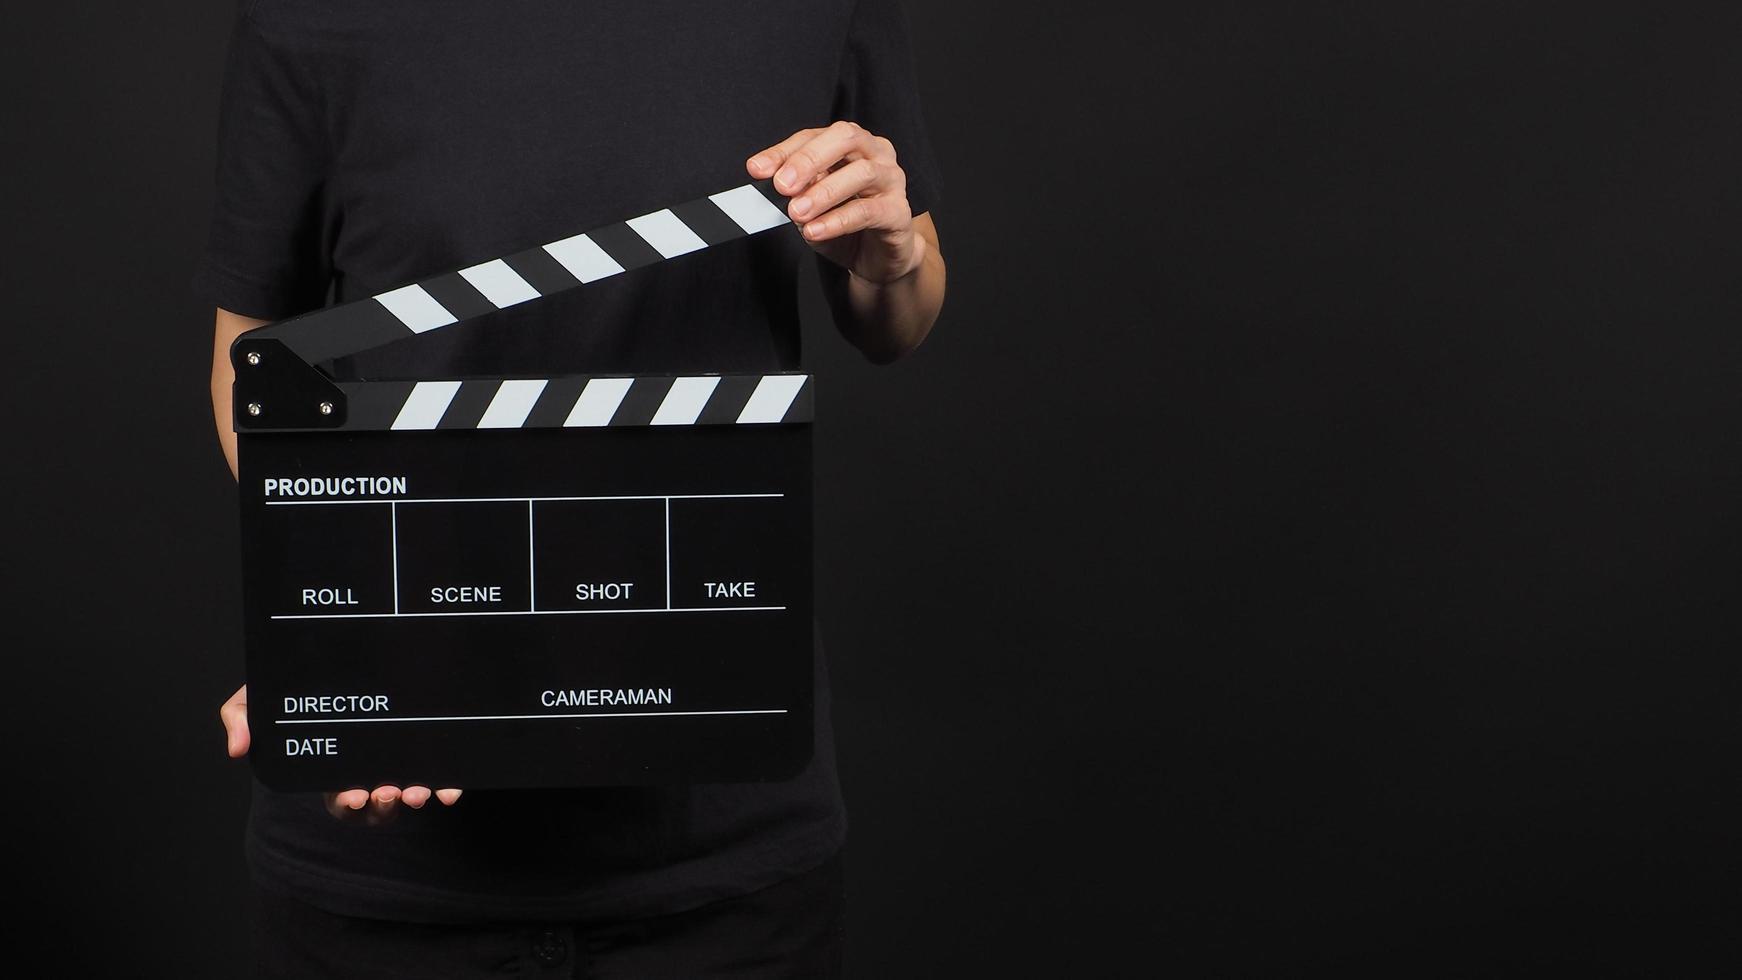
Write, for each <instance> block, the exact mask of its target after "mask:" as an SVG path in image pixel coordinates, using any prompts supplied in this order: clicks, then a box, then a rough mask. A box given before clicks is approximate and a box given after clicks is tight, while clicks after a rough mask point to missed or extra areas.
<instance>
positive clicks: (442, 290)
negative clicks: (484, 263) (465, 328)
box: [418, 272, 496, 320]
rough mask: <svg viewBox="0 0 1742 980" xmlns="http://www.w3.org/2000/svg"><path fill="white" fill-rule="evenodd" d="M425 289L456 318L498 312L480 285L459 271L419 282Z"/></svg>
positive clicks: (463, 318) (469, 317)
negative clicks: (476, 284) (480, 288)
mask: <svg viewBox="0 0 1742 980" xmlns="http://www.w3.org/2000/svg"><path fill="white" fill-rule="evenodd" d="M418 285H419V286H422V287H423V291H424V292H426V293H428V294H430V295H431V296H434V297H435V301H436V302H437V303H440V304H442V306H443V307H444V308H446V309H447V311H448V312H449V313H452V314H453V315H454V319H455V320H470V319H471V318H473V317H475V316H483V315H484V314H486V313H494V312H496V304H495V303H492V302H490V301H489V300H487V299H485V298H484V294H483V293H480V292H478V287H476V286H474V285H472V284H471V283H469V282H467V281H466V278H465V277H464V276H462V275H460V274H459V273H458V272H449V273H446V274H445V275H440V276H436V277H435V278H434V279H425V280H424V281H423V282H420V283H418Z"/></svg>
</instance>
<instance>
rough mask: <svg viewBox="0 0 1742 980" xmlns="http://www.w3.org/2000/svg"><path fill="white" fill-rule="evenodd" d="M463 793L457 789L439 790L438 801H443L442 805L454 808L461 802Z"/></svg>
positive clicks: (436, 793)
mask: <svg viewBox="0 0 1742 980" xmlns="http://www.w3.org/2000/svg"><path fill="white" fill-rule="evenodd" d="M462 792H463V790H457V789H438V790H436V792H435V795H436V799H438V800H441V801H442V803H444V804H446V805H447V806H453V805H454V804H455V803H458V802H459V801H460V793H462Z"/></svg>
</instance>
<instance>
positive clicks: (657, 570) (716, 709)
mask: <svg viewBox="0 0 1742 980" xmlns="http://www.w3.org/2000/svg"><path fill="white" fill-rule="evenodd" d="M778 200H779V198H778V197H777V196H776V195H775V194H774V192H773V191H772V190H771V189H769V188H768V186H767V185H766V183H764V184H760V185H757V184H751V185H745V186H742V187H739V188H736V189H734V190H731V191H727V192H724V193H721V194H715V195H712V196H710V197H708V198H704V199H701V200H698V201H692V202H690V203H688V204H684V205H679V206H677V207H673V208H669V209H665V210H661V211H656V212H653V213H651V214H648V215H644V216H642V217H640V218H635V219H631V220H629V221H627V222H623V223H620V224H617V225H613V226H610V227H607V228H602V229H598V230H595V231H592V232H588V233H586V234H583V235H576V236H574V237H572V238H567V239H564V240H562V241H558V242H552V243H549V244H546V245H541V246H537V247H534V248H530V249H527V250H525V251H523V252H518V253H516V254H513V255H508V256H505V257H503V258H500V259H496V260H493V261H490V262H485V263H481V264H479V265H475V266H471V267H468V268H466V269H460V270H456V271H454V272H450V273H447V274H444V275H440V276H436V277H433V278H431V279H427V280H422V281H420V282H417V283H414V284H411V285H407V286H404V287H402V288H399V289H394V290H392V291H389V292H385V293H382V294H380V295H377V296H374V297H371V298H369V299H365V300H361V301H357V302H352V303H346V304H341V305H337V306H333V307H329V308H327V309H323V310H319V311H316V312H314V313H310V314H306V315H304V316H300V317H295V318H292V319H289V320H285V321H281V322H279V323H275V324H271V325H268V326H265V327H262V328H260V329H258V330H255V331H251V332H249V333H247V334H245V335H243V336H242V337H241V338H240V339H239V340H238V341H237V342H236V344H235V345H234V347H233V348H232V350H231V358H232V360H233V362H234V364H235V367H236V387H235V405H236V416H235V428H236V430H237V433H238V444H239V457H240V458H239V462H240V474H239V478H240V487H241V518H242V545H243V595H244V605H245V617H246V619H245V623H246V626H245V628H246V650H247V679H248V694H249V699H248V702H249V703H248V706H249V721H250V724H251V726H252V728H253V731H254V747H253V751H252V752H251V753H250V755H251V757H252V760H253V764H254V768H255V771H256V773H257V774H258V776H259V777H260V779H261V780H262V781H263V782H265V783H266V784H267V785H269V786H271V787H273V788H276V789H282V790H339V789H346V788H351V787H372V786H375V785H377V784H380V783H395V784H398V785H411V784H423V785H429V786H461V787H534V786H582V785H610V784H636V783H656V782H712V781H744V780H761V779H780V778H787V777H790V776H792V775H794V774H796V773H797V771H798V770H799V769H801V768H802V767H803V765H804V764H805V763H806V762H807V761H808V759H809V758H810V754H811V734H812V729H811V692H812V687H811V683H812V674H811V671H812V661H811V658H812V633H811V523H810V521H811V500H810V480H811V466H810V424H809V423H810V420H811V406H812V397H811V381H810V379H809V378H808V377H807V376H805V375H802V374H771V375H753V376H724V377H721V376H712V375H706V376H676V377H645V376H643V377H550V378H490V379H478V378H467V379H430V380H418V381H366V380H355V381H353V380H338V379H334V378H333V377H331V376H330V374H329V373H328V372H326V371H324V370H322V369H321V365H322V364H324V363H325V362H328V361H330V360H331V359H333V358H335V357H340V356H344V355H347V354H351V353H355V352H357V351H361V350H367V349H371V348H374V347H377V346H379V345H381V344H384V343H390V342H393V341H396V340H401V339H404V338H406V337H408V336H411V335H413V334H418V333H423V332H426V331H428V330H432V329H438V328H441V327H445V326H448V325H451V324H453V323H457V322H461V321H464V320H467V319H471V318H473V317H477V316H483V315H487V314H488V313H490V312H492V311H494V310H497V309H500V308H503V307H506V306H510V305H513V304H516V303H522V302H531V301H536V300H537V299H538V298H539V297H541V296H544V295H548V294H550V293H552V292H555V291H559V290H563V289H568V288H574V287H577V286H582V285H584V284H586V283H589V282H593V281H596V280H598V279H601V278H605V277H608V276H612V275H618V274H622V273H625V272H627V271H630V270H633V269H634V268H636V267H638V266H642V265H648V264H651V263H653V262H658V261H662V260H667V259H675V258H677V257H679V256H681V255H684V254H687V253H689V252H693V251H698V250H700V249H703V248H706V247H709V246H712V245H717V244H722V243H724V242H727V241H730V240H732V239H736V238H742V237H744V236H746V235H753V234H757V233H760V232H764V231H768V230H769V229H775V228H782V227H786V228H790V223H789V222H788V221H787V220H786V217H785V215H784V213H783V212H782V210H781V209H780V207H778V206H777V205H776V203H775V202H776V201H778Z"/></svg>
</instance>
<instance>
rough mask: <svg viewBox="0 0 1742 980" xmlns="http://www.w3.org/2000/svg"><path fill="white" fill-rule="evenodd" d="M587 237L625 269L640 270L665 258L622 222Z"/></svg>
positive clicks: (590, 233)
mask: <svg viewBox="0 0 1742 980" xmlns="http://www.w3.org/2000/svg"><path fill="white" fill-rule="evenodd" d="M587 237H588V238H591V239H592V240H593V243H594V244H595V245H598V246H599V247H600V248H602V249H604V250H605V254H606V255H609V256H611V258H613V259H615V260H616V262H617V264H618V265H620V266H622V267H623V268H624V269H639V268H641V267H642V266H644V265H652V264H653V263H655V262H659V261H662V260H663V259H664V258H665V256H663V255H660V254H659V250H658V249H655V248H654V247H653V246H652V245H649V244H647V239H645V238H642V237H641V236H640V235H637V234H636V233H635V229H633V228H631V227H629V226H628V225H627V224H625V223H624V222H621V221H619V222H617V223H616V224H614V225H606V226H605V227H603V228H600V229H599V230H597V231H589V232H587Z"/></svg>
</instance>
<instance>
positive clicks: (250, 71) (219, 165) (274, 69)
mask: <svg viewBox="0 0 1742 980" xmlns="http://www.w3.org/2000/svg"><path fill="white" fill-rule="evenodd" d="M218 106H219V108H218V136H217V162H216V165H215V168H214V179H215V195H214V198H213V202H212V217H211V224H210V226H209V228H208V229H207V239H206V247H205V251H204V252H203V253H202V255H201V257H200V259H199V261H198V263H197V265H196V266H195V270H194V274H193V278H192V280H191V285H192V287H193V289H194V291H195V293H196V294H197V295H198V296H200V297H201V298H202V299H204V300H206V301H208V302H209V303H211V305H213V306H217V307H222V308H224V309H227V310H230V311H232V312H235V313H240V314H242V315H244V316H251V317H258V318H261V319H268V320H276V319H281V318H283V317H286V316H290V315H292V314H295V313H301V312H305V311H307V310H310V309H314V308H317V307H319V306H321V305H323V304H324V302H325V300H326V293H327V286H328V281H329V280H330V279H331V277H332V267H331V259H330V252H329V249H328V248H327V247H326V245H325V243H324V241H323V237H324V236H323V234H322V230H321V229H322V225H323V221H322V203H321V201H322V187H323V181H324V172H325V170H326V159H325V158H326V152H327V145H326V140H325V138H324V136H323V134H324V132H325V126H324V120H323V115H322V112H321V102H320V93H319V90H318V88H317V87H316V84H315V78H314V75H313V72H312V66H311V65H310V64H309V62H308V60H307V59H306V58H304V59H297V58H295V57H292V56H291V55H290V54H289V53H288V52H287V51H285V50H284V49H283V47H281V46H279V45H275V44H273V43H271V42H270V41H269V39H268V38H267V36H266V35H265V34H264V33H263V32H262V30H261V27H260V25H259V23H258V22H257V21H256V20H255V18H254V17H253V16H251V15H250V13H249V12H248V10H247V9H246V7H245V8H244V9H243V10H241V11H240V12H239V13H238V14H237V17H236V23H235V27H234V28H233V30H232V32H231V36H230V47H229V51H228V54H227V55H226V60H225V66H224V81H223V90H222V93H221V95H220V97H219V103H218Z"/></svg>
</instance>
